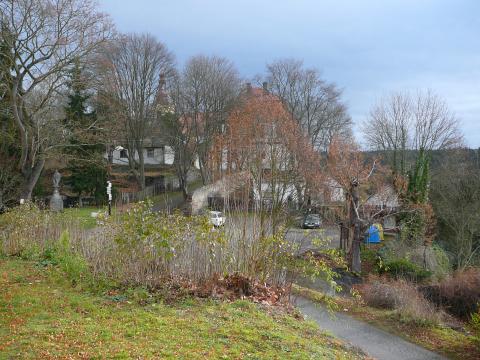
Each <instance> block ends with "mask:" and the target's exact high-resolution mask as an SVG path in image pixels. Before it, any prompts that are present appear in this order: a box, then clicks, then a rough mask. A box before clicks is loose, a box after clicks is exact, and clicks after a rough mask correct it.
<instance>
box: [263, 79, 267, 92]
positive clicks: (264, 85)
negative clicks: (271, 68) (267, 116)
mask: <svg viewBox="0 0 480 360" xmlns="http://www.w3.org/2000/svg"><path fill="white" fill-rule="evenodd" d="M262 85H263V91H265V92H267V93H268V83H267V82H266V81H264V82H263V84H262Z"/></svg>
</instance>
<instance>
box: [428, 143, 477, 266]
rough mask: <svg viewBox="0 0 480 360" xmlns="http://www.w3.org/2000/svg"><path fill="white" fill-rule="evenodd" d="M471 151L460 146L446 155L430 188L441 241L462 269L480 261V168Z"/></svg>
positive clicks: (455, 264) (436, 171)
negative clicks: (475, 162)
mask: <svg viewBox="0 0 480 360" xmlns="http://www.w3.org/2000/svg"><path fill="white" fill-rule="evenodd" d="M467 153H468V151H466V150H464V149H459V150H452V151H449V152H447V153H446V154H445V158H444V161H443V162H442V164H441V165H440V167H439V168H438V169H435V170H434V176H432V183H431V191H430V194H431V196H430V198H431V202H432V205H433V209H434V211H435V215H436V217H437V221H438V234H437V240H438V241H439V242H440V243H441V244H442V246H443V247H444V248H445V249H446V250H447V251H448V252H449V255H450V258H451V259H452V263H453V264H454V266H455V267H456V268H460V269H461V268H464V267H467V266H471V265H478V263H479V261H480V169H479V168H478V166H475V164H473V163H472V162H471V161H468V159H467Z"/></svg>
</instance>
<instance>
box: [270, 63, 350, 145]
mask: <svg viewBox="0 0 480 360" xmlns="http://www.w3.org/2000/svg"><path fill="white" fill-rule="evenodd" d="M267 70H268V75H267V81H268V83H269V86H270V90H271V92H272V93H273V94H275V95H277V96H278V97H279V98H280V99H282V101H283V102H284V104H285V105H286V107H287V109H288V110H289V112H290V113H291V115H292V116H293V117H294V118H295V119H296V120H297V121H298V122H299V124H300V125H301V127H302V128H303V130H304V131H305V133H306V135H308V137H309V138H310V141H311V143H312V145H313V146H314V147H315V148H316V149H320V150H326V149H327V148H328V146H329V144H330V142H331V140H332V138H333V137H334V136H335V135H339V136H349V135H350V133H351V119H350V117H349V116H348V114H347V109H346V106H345V105H344V104H343V103H342V101H341V95H342V93H341V91H340V90H339V89H338V88H337V87H336V86H335V84H332V83H327V82H325V81H324V80H323V79H322V78H321V77H320V74H319V72H318V70H316V69H307V68H305V67H304V66H303V62H302V61H298V60H293V59H284V60H279V61H275V62H273V63H271V64H269V65H267Z"/></svg>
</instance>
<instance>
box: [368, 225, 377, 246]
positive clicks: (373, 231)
mask: <svg viewBox="0 0 480 360" xmlns="http://www.w3.org/2000/svg"><path fill="white" fill-rule="evenodd" d="M365 242H366V243H367V244H379V243H380V231H379V229H378V228H377V227H376V226H375V225H371V226H370V227H369V228H368V230H367V234H366V236H365Z"/></svg>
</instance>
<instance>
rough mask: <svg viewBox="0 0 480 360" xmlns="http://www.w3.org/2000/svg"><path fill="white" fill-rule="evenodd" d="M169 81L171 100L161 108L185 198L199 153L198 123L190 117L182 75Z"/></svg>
mask: <svg viewBox="0 0 480 360" xmlns="http://www.w3.org/2000/svg"><path fill="white" fill-rule="evenodd" d="M172 80H173V81H171V82H170V83H169V86H168V89H169V91H168V94H169V102H170V104H167V106H164V107H162V108H161V109H160V116H161V119H162V122H163V124H164V125H165V130H166V133H167V139H168V142H169V144H170V146H171V147H172V149H173V151H174V153H175V158H174V167H175V172H176V174H177V177H178V181H179V184H180V188H181V190H182V193H183V197H184V199H186V198H187V196H188V194H189V190H188V174H189V172H190V170H191V169H192V168H193V163H194V161H195V156H196V154H197V145H198V142H197V138H196V123H195V122H194V121H193V120H192V119H191V118H190V117H188V115H187V114H188V106H187V104H186V99H185V97H184V95H183V92H182V83H181V77H180V76H178V75H177V76H175V77H173V79H172Z"/></svg>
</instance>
